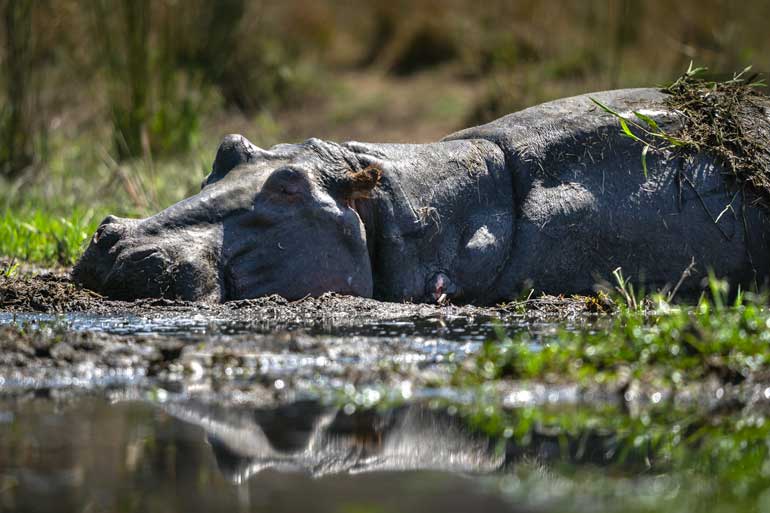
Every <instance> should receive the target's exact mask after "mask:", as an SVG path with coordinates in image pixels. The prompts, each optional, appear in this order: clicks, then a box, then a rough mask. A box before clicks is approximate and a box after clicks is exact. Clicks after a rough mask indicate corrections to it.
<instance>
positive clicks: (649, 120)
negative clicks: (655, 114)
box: [634, 111, 663, 133]
mask: <svg viewBox="0 0 770 513" xmlns="http://www.w3.org/2000/svg"><path fill="white" fill-rule="evenodd" d="M634 116H636V117H637V118H639V119H641V120H642V121H644V122H645V123H647V126H649V127H650V128H651V129H653V130H655V131H656V132H658V133H662V132H663V130H661V129H660V127H659V126H658V123H657V122H656V121H655V120H654V119H652V118H651V117H650V116H647V115H645V114H642V113H641V112H638V111H634Z"/></svg>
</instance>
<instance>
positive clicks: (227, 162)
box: [211, 134, 262, 176]
mask: <svg viewBox="0 0 770 513" xmlns="http://www.w3.org/2000/svg"><path fill="white" fill-rule="evenodd" d="M261 151H262V150H260V149H259V148H258V147H257V146H256V145H254V144H252V142H251V141H249V140H248V139H246V138H245V137H243V136H242V135H239V134H230V135H226V136H225V138H224V139H222V143H221V144H220V145H219V149H218V150H217V156H216V158H214V165H213V166H212V168H211V172H212V173H213V174H215V175H219V176H224V175H225V174H227V172H228V171H230V170H231V169H233V168H234V167H236V166H238V165H240V164H245V163H247V162H253V161H254V160H255V159H256V158H257V155H259V153H260V152H261Z"/></svg>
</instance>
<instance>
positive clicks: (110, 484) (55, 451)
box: [0, 397, 509, 512]
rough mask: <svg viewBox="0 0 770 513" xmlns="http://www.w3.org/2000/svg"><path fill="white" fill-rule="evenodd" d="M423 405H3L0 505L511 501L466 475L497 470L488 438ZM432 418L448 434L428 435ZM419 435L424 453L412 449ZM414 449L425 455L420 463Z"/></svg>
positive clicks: (360, 507)
mask: <svg viewBox="0 0 770 513" xmlns="http://www.w3.org/2000/svg"><path fill="white" fill-rule="evenodd" d="M421 413H424V412H420V411H405V412H404V411H401V412H397V413H393V414H391V415H390V416H388V415H387V414H383V415H380V416H376V415H374V416H371V415H370V416H369V417H367V416H361V415H359V416H348V415H346V414H344V413H341V414H339V415H337V414H336V413H335V412H334V410H329V409H324V408H321V407H319V406H318V405H312V404H307V405H303V406H298V407H295V408H294V409H293V410H292V409H290V408H285V409H284V410H282V411H277V412H276V411H269V410H268V411H255V410H252V411H247V410H235V411H229V412H228V411H227V410H224V411H222V410H219V411H218V410H217V408H215V407H211V406H202V405H199V404H193V405H184V404H165V405H163V406H158V405H153V404H149V403H145V402H136V401H126V402H124V401H118V402H115V403H111V402H109V401H107V400H104V399H102V398H94V397H86V398H80V399H78V400H76V401H74V402H71V403H57V402H55V401H51V400H46V399H36V400H30V401H22V402H17V403H12V402H11V403H9V402H7V401H6V402H4V403H0V422H2V428H1V429H2V432H3V433H4V436H3V437H2V439H1V440H0V509H2V510H3V511H41V512H43V511H143V512H150V511H158V512H168V511H187V512H194V511H270V512H283V511H285V512H296V511H329V512H338V511H351V512H353V511H361V512H365V511H377V512H379V511H401V512H404V511H415V512H416V511H421V512H430V511H436V512H438V511H441V512H446V511H470V510H472V509H475V508H482V509H481V510H482V511H507V510H509V506H508V505H507V504H506V502H505V501H504V500H503V499H502V498H501V497H499V496H496V495H495V494H492V493H489V491H488V490H486V489H485V488H484V487H483V486H482V485H481V484H480V482H479V478H478V477H476V476H474V474H478V473H480V474H488V473H491V472H494V471H495V468H496V467H499V464H500V457H499V456H495V453H494V451H493V450H492V449H490V448H489V444H488V442H487V441H486V440H485V439H483V438H480V439H473V438H470V439H467V437H464V436H465V432H464V431H463V430H462V429H461V428H456V427H454V426H453V425H452V423H451V419H450V421H447V418H446V417H440V416H439V417H435V418H434V417H431V416H430V415H427V416H426V415H421ZM439 427H440V428H443V429H444V430H446V429H447V428H449V429H452V428H453V427H454V431H452V432H450V434H447V433H443V435H442V436H443V438H438V439H435V438H433V437H432V436H431V435H439V434H440V432H437V428H439ZM265 433H267V436H266V434H265ZM468 440H470V441H468ZM458 441H462V442H464V443H465V446H463V447H458V446H457V443H458ZM426 442H427V443H429V444H430V446H429V449H430V450H429V451H426V450H425V448H423V449H422V450H420V447H419V446H420V444H425V443H426ZM415 451H419V454H420V455H422V456H426V455H428V456H429V457H426V458H419V459H415V458H414V455H415V454H416V452H415Z"/></svg>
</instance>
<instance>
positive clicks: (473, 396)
mask: <svg viewBox="0 0 770 513" xmlns="http://www.w3.org/2000/svg"><path fill="white" fill-rule="evenodd" d="M96 306H97V308H95V309H94V310H95V311H96V313H94V312H90V313H89V312H87V311H84V312H71V313H66V314H54V313H28V312H3V313H0V511H142V512H144V511H163V512H168V511H219V510H226V511H278V512H280V511H287V512H288V511H305V510H307V511H329V512H361V513H364V512H371V513H376V512H386V511H423V512H428V511H442V512H450V511H734V510H737V509H735V508H738V507H739V506H740V507H741V508H743V507H744V506H747V509H740V508H739V509H740V510H746V511H753V510H764V507H763V506H762V505H763V504H764V505H770V492H766V490H770V477H767V476H770V472H769V471H768V468H767V465H766V463H765V462H767V461H770V454H768V452H769V451H770V443H768V441H769V440H770V417H768V420H767V421H766V414H765V412H766V411H770V406H769V404H770V393H768V392H770V389H767V390H765V389H764V388H761V386H760V385H759V384H757V385H753V384H751V383H748V384H747V385H746V386H745V387H743V388H742V389H740V390H738V389H737V388H736V389H735V390H732V391H731V390H729V389H726V388H725V389H723V388H722V387H721V385H720V386H719V388H717V389H714V390H709V389H704V390H705V394H706V395H708V394H711V395H710V396H709V397H715V398H717V399H718V401H717V402H714V401H709V400H706V401H702V402H700V401H695V402H690V403H688V402H681V401H673V400H671V401H667V400H661V399H660V398H659V397H658V398H653V399H652V400H650V401H647V402H644V401H642V402H628V401H624V400H619V396H618V395H617V394H615V395H612V394H610V395H602V394H600V393H595V392H590V391H586V390H581V389H579V388H577V387H576V386H571V385H560V386H555V385H547V386H546V385H542V384H533V383H516V382H508V383H506V384H505V386H502V387H500V386H496V387H491V388H485V387H482V388H481V389H478V390H469V389H464V388H461V387H459V385H457V384H456V383H453V381H452V375H453V374H452V373H453V369H454V368H455V367H456V366H457V365H462V364H463V361H465V360H466V359H468V358H473V356H474V355H475V354H476V353H477V352H478V351H479V350H480V348H481V346H482V342H483V341H484V340H486V339H489V338H492V337H495V336H497V334H496V333H497V332H499V331H503V332H508V333H510V332H515V331H518V330H528V331H530V332H533V333H535V334H537V333H539V332H545V331H550V330H554V329H556V328H557V327H559V328H564V327H566V328H570V327H571V326H574V325H575V324H581V323H582V324H585V323H591V322H594V321H593V320H591V319H590V318H586V317H570V318H566V319H564V318H562V319H559V320H557V321H554V322H549V321H547V320H543V319H540V318H536V319H532V318H527V317H523V316H521V315H518V314H512V315H508V314H507V313H506V312H495V311H488V310H479V309H472V308H471V309H464V310H462V309H454V310H453V309H451V308H447V309H437V308H435V307H424V306H421V305H387V304H376V303H373V302H367V301H362V300H347V299H335V298H332V299H330V300H326V301H325V302H324V301H317V302H311V301H308V302H304V303H299V304H286V303H273V302H267V303H264V304H262V303H260V304H256V305H255V304H247V305H245V306H243V305H239V306H237V307H233V306H226V307H221V308H220V307H217V308H203V307H200V308H199V307H197V306H194V305H176V304H171V305H169V304H163V305H160V306H158V305H150V307H147V306H139V307H132V308H130V309H128V310H126V311H123V312H121V311H117V310H118V309H117V308H116V307H115V306H114V305H110V304H101V305H96ZM11 327H15V328H11ZM20 327H21V328H22V329H19V328H20ZM533 344H536V342H533ZM534 347H536V346H534ZM752 387H754V388H756V387H760V388H756V390H755V389H754V388H752ZM685 392H687V391H686V390H685ZM698 393H699V394H700V395H697V394H696V395H697V397H704V398H706V399H708V397H706V395H703V394H704V392H702V391H701V392H698ZM763 494H764V495H763ZM765 496H766V499H763V497H765Z"/></svg>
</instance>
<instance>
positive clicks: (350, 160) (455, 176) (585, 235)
mask: <svg viewBox="0 0 770 513" xmlns="http://www.w3.org/2000/svg"><path fill="white" fill-rule="evenodd" d="M591 98H595V99H597V100H599V101H600V102H602V103H603V104H605V105H608V106H609V107H610V108H612V109H614V110H615V111H618V112H621V113H627V114H629V116H630V115H631V112H632V111H641V112H643V113H644V114H646V115H648V116H650V117H652V118H653V119H655V121H656V122H657V123H658V124H659V125H660V126H661V127H662V128H663V129H664V130H666V131H674V130H676V128H677V125H678V123H679V122H680V121H679V119H678V117H677V115H676V114H675V113H673V112H671V111H670V109H668V108H667V107H666V105H665V94H663V93H661V92H660V91H658V90H656V89H627V90H619V91H608V92H602V93H595V94H591V95H584V96H577V97H573V98H567V99H562V100H557V101H553V102H550V103H546V104H543V105H539V106H536V107H532V108H529V109H525V110H523V111H520V112H517V113H513V114H510V115H508V116H505V117H503V118H500V119H498V120H496V121H493V122H491V123H489V124H486V125H482V126H479V127H474V128H469V129H466V130H463V131H460V132H457V133H454V134H452V135H450V136H448V137H446V138H444V139H443V140H442V141H440V142H436V143H429V144H415V145H411V144H375V143H357V142H348V143H343V144H336V143H332V142H326V141H320V140H317V139H310V140H308V141H306V142H305V143H302V144H293V145H278V146H275V147H273V148H271V149H269V150H262V149H260V148H257V147H256V146H254V145H253V144H251V143H250V142H248V141H247V140H246V139H244V138H243V137H241V136H228V137H226V138H225V140H224V141H223V143H222V145H221V146H220V148H219V150H218V152H217V157H216V159H215V161H214V164H213V168H212V172H211V174H210V175H209V176H208V177H207V178H206V180H205V181H204V183H203V187H202V190H201V192H200V193H199V194H197V195H196V196H193V197H191V198H188V199H186V200H184V201H182V202H180V203H178V204H176V205H173V206H171V207H169V208H168V209H166V210H164V211H163V212H161V213H159V214H157V215H155V216H152V217H149V218H147V219H143V220H126V219H119V218H115V217H112V216H111V217H108V218H107V219H106V220H105V221H104V222H103V223H102V225H101V226H100V227H99V229H98V230H97V233H96V234H95V235H94V238H93V240H92V242H91V244H90V246H89V248H88V249H87V250H86V252H85V254H84V255H83V257H82V258H81V259H80V261H79V262H78V264H77V265H76V267H75V269H74V271H73V276H74V278H75V280H76V281H78V282H80V283H81V284H83V285H84V286H86V287H89V288H92V289H94V290H97V291H99V292H102V293H104V294H107V295H108V296H113V297H118V298H129V299H130V298H137V297H148V296H166V297H178V298H182V299H189V300H208V301H227V300H233V299H247V298H253V297H257V296H262V295H268V294H274V293H275V294H280V295H283V296H284V297H287V298H289V299H297V298H301V297H304V296H306V295H318V294H321V293H323V292H327V291H333V292H339V293H343V294H354V295H362V296H373V297H375V298H377V299H383V300H390V301H430V302H432V301H436V300H443V299H444V298H446V299H449V300H453V301H457V302H469V303H471V302H472V303H477V304H490V303H494V302H498V301H502V300H507V299H512V298H514V297H516V296H517V295H518V294H520V293H521V292H522V291H526V290H530V289H534V290H535V291H538V292H546V293H563V294H573V293H587V292H591V291H593V290H594V287H595V285H596V284H597V282H599V281H602V280H607V279H609V278H610V277H611V273H612V271H613V270H614V269H616V268H618V267H621V268H622V269H623V272H624V274H625V275H626V276H631V277H633V280H634V282H635V283H637V284H639V285H642V286H644V287H646V290H656V289H660V288H663V287H665V286H667V285H672V284H674V283H676V282H677V281H678V280H679V279H680V277H681V276H682V272H683V271H684V270H685V269H686V268H687V267H688V266H689V265H690V263H691V262H692V261H693V260H694V261H695V263H696V267H695V268H696V271H695V272H694V273H693V275H692V276H691V277H690V278H689V279H688V280H686V281H685V282H683V283H682V284H681V287H680V289H679V290H680V291H682V292H684V293H687V292H696V291H698V290H700V287H701V281H702V280H701V278H702V277H703V276H705V274H706V273H707V271H708V270H713V271H714V272H715V273H716V275H717V276H720V277H724V278H726V279H728V280H729V281H730V282H732V283H734V284H742V285H744V286H751V285H754V286H756V285H759V286H761V285H764V284H765V283H766V281H767V278H768V274H769V273H770V268H769V267H770V259H768V258H767V255H768V250H769V249H770V248H769V247H768V245H769V243H770V242H769V241H768V221H769V220H768V216H767V215H766V213H765V211H764V210H762V209H761V208H760V207H758V206H756V205H755V202H754V201H753V198H752V196H751V195H750V193H747V192H744V191H739V192H736V191H737V190H738V189H737V188H735V187H731V186H730V185H729V184H728V182H727V181H726V179H725V175H726V170H725V169H724V168H723V166H722V165H721V164H719V162H718V161H717V160H716V159H714V158H712V157H711V156H710V155H708V154H705V153H704V154H697V155H690V156H688V157H684V156H679V155H673V154H671V155H665V154H653V153H650V154H649V155H648V156H647V174H646V176H645V172H644V169H643V166H642V159H641V151H642V148H641V146H640V145H639V144H638V143H636V142H634V141H633V140H631V139H629V138H627V137H625V136H624V135H623V134H622V132H621V131H620V129H619V126H618V122H617V119H616V118H615V117H614V116H611V115H609V114H606V113H605V112H604V111H602V110H601V109H598V108H597V107H596V105H595V104H594V103H593V102H592V101H591ZM769 143H770V141H769Z"/></svg>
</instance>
